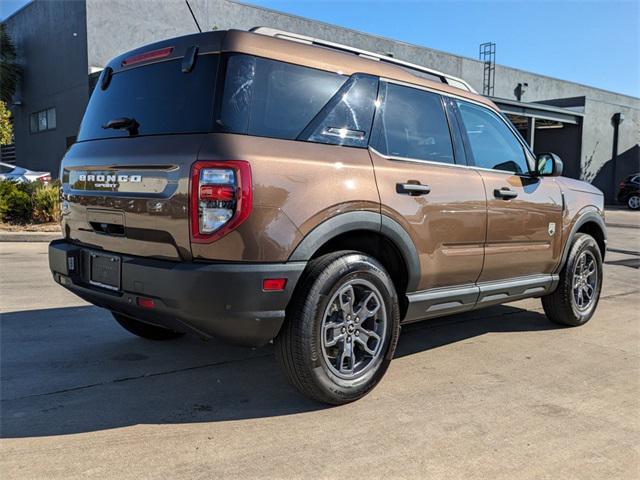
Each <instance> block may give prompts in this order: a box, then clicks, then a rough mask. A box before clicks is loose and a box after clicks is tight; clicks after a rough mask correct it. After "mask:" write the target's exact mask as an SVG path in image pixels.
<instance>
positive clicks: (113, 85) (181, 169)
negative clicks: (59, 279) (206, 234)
mask: <svg viewBox="0 0 640 480" xmlns="http://www.w3.org/2000/svg"><path fill="white" fill-rule="evenodd" d="M223 36H224V32H212V33H206V34H202V35H191V36H186V37H181V38H179V39H173V40H168V41H165V42H161V43H158V44H154V45H150V46H147V47H143V48H141V49H138V50H135V51H132V52H129V53H127V54H124V55H122V56H120V57H118V58H116V59H114V60H113V61H112V62H110V64H109V65H108V66H107V68H105V70H104V71H103V72H102V74H101V75H100V77H99V78H98V81H97V84H96V86H95V89H94V92H93V94H92V95H91V99H90V101H89V104H88V106H87V110H86V112H85V116H84V118H83V120H82V124H81V127H80V131H79V133H78V141H77V143H75V144H74V145H73V146H72V147H71V148H70V149H69V151H68V152H67V154H66V155H65V157H64V159H63V162H62V165H61V172H60V173H61V179H62V184H63V185H62V188H63V202H62V217H63V220H62V225H63V229H64V231H65V234H66V236H67V238H70V239H72V240H75V241H77V242H80V243H82V244H85V245H87V246H91V247H93V248H96V249H104V250H108V251H115V252H120V253H123V254H130V255H139V256H146V257H156V258H164V259H175V260H179V259H183V260H185V259H190V258H191V253H190V234H189V211H188V194H189V173H190V169H191V165H192V164H193V162H194V161H195V160H196V159H197V156H198V151H199V149H200V146H201V145H202V142H203V140H204V137H205V136H206V134H207V133H208V132H211V130H212V122H213V104H214V98H215V97H214V89H215V85H216V77H217V70H218V63H219V60H218V59H219V55H218V52H219V51H220V46H221V43H222V38H223Z"/></svg>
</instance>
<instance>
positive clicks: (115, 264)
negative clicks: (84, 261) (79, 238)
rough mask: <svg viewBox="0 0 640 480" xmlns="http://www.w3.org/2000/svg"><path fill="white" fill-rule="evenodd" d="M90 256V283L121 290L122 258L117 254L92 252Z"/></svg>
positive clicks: (108, 288)
mask: <svg viewBox="0 0 640 480" xmlns="http://www.w3.org/2000/svg"><path fill="white" fill-rule="evenodd" d="M89 255H90V257H89V267H90V268H89V271H90V274H89V275H90V276H89V283H90V284H91V285H95V286H96V287H101V288H106V289H107V290H112V291H115V292H117V291H119V290H120V271H121V263H122V262H121V260H120V257H119V256H117V255H106V254H104V253H95V252H91V253H90V254H89Z"/></svg>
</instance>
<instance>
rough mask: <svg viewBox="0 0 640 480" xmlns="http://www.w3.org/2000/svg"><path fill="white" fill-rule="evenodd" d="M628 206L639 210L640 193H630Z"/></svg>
mask: <svg viewBox="0 0 640 480" xmlns="http://www.w3.org/2000/svg"><path fill="white" fill-rule="evenodd" d="M627 207H629V208H630V209H631V210H638V209H639V208H640V195H629V197H628V198H627Z"/></svg>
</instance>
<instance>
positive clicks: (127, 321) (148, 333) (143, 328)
mask: <svg viewBox="0 0 640 480" xmlns="http://www.w3.org/2000/svg"><path fill="white" fill-rule="evenodd" d="M111 315H113V318H115V319H116V322H118V323H119V324H120V326H122V328H124V329H125V330H127V331H128V332H131V333H133V334H134V335H137V336H138V337H142V338H146V339H147V340H171V339H173V338H179V337H181V336H183V335H184V333H182V332H176V331H175V330H169V329H168V328H163V327H158V326H156V325H151V324H150V323H145V322H141V321H140V320H136V319H134V318H131V317H127V316H125V315H122V314H121V313H116V312H111Z"/></svg>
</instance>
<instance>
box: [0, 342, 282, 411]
mask: <svg viewBox="0 0 640 480" xmlns="http://www.w3.org/2000/svg"><path fill="white" fill-rule="evenodd" d="M269 356H271V354H266V355H256V356H253V357H246V358H238V359H232V360H223V361H220V362H213V363H207V364H204V365H194V366H192V367H185V368H176V369H174V370H165V371H163V372H154V373H145V374H142V375H135V376H132V377H122V378H116V379H113V380H107V381H104V382H98V383H91V384H89V385H80V386H79V387H71V388H64V389H62V390H55V391H53V392H45V393H34V394H32V395H25V396H24V397H14V398H4V399H2V400H0V402H10V401H15V400H24V399H27V398H34V397H46V396H47V395H57V394H59V393H68V392H75V391H78V390H86V389H88V388H93V387H101V386H104V385H110V384H113V383H121V382H128V381H131V380H139V379H141V378H151V377H159V376H161V375H172V374H174V373H182V372H188V371H190V370H199V369H201V368H209V367H218V366H220V365H227V364H230V363H235V362H245V361H247V360H254V359H256V358H266V357H269Z"/></svg>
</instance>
